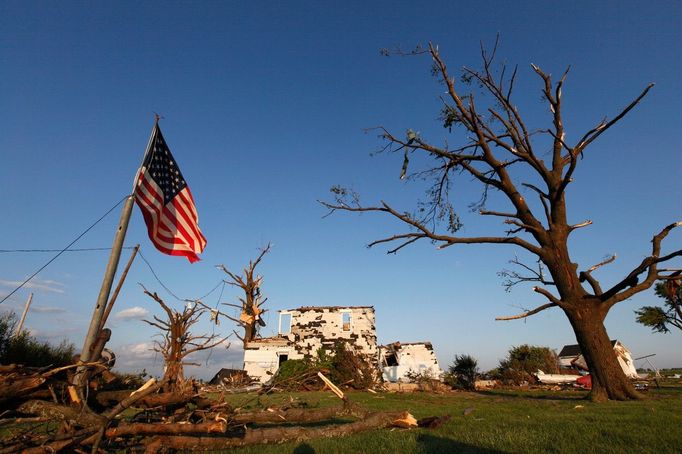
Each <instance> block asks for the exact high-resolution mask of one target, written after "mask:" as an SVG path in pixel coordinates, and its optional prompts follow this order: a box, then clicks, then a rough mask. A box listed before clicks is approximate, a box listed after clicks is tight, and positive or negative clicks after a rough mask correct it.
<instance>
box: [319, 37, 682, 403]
mask: <svg viewBox="0 0 682 454" xmlns="http://www.w3.org/2000/svg"><path fill="white" fill-rule="evenodd" d="M496 49H497V44H496V45H495V47H494V48H493V50H492V51H491V52H486V51H485V49H482V51H481V56H482V68H481V69H479V70H474V69H470V68H467V67H464V68H463V69H462V74H461V79H460V80H461V82H456V81H455V78H454V77H453V76H452V75H451V74H450V72H449V71H448V69H447V67H446V65H445V62H444V60H443V58H442V57H441V55H440V54H439V52H438V49H437V47H435V46H433V45H431V44H430V45H429V47H428V50H423V51H420V52H415V53H425V54H428V55H430V57H431V58H432V60H433V73H434V74H435V75H436V76H437V77H438V79H439V81H440V82H441V83H442V84H443V85H444V86H445V89H446V94H445V95H443V96H442V102H443V107H442V111H441V114H442V115H441V118H442V121H443V125H444V127H445V128H447V129H449V130H451V131H453V130H454V131H455V132H457V133H459V134H457V139H458V140H459V141H458V143H457V144H454V145H453V144H449V143H447V142H446V144H445V145H444V146H439V145H436V144H434V143H433V142H431V141H428V140H427V139H425V138H424V137H422V136H421V135H420V134H419V133H416V132H414V131H412V130H408V131H407V134H406V136H404V137H403V136H402V135H400V136H398V135H395V134H393V133H392V132H390V131H389V130H387V129H386V128H383V127H382V128H379V130H380V133H381V137H382V138H383V139H384V140H385V141H386V144H385V147H384V149H383V150H384V151H388V152H400V153H404V160H403V168H402V173H401V178H405V177H412V178H414V179H417V178H416V177H419V179H423V178H424V177H426V178H428V179H430V181H432V182H433V184H432V186H430V187H429V190H428V191H427V194H428V198H427V200H426V201H424V202H422V203H420V204H419V206H418V207H417V209H416V210H415V211H414V212H413V213H409V212H404V211H401V210H399V209H396V208H394V207H393V206H391V205H390V204H388V203H386V202H383V201H382V202H381V203H380V204H379V205H376V206H366V205H363V204H361V203H360V200H359V197H358V196H357V194H355V193H354V192H352V191H350V190H347V189H345V188H343V187H339V186H336V187H333V188H332V192H333V193H334V200H333V201H328V202H321V203H322V204H323V205H324V206H326V207H327V208H329V209H330V210H331V212H334V211H336V210H343V211H350V212H377V213H382V214H385V215H388V216H390V217H392V218H394V219H396V220H398V221H399V222H400V223H402V224H403V225H405V226H407V227H408V230H407V231H406V232H404V233H397V234H395V235H392V236H389V237H386V238H382V239H378V240H376V241H373V242H372V243H370V244H369V246H370V247H372V246H375V245H380V244H386V245H389V251H388V252H389V253H395V252H397V251H399V250H400V249H402V248H403V247H405V246H407V245H410V244H412V243H414V242H416V241H418V240H421V239H427V240H430V241H432V242H434V243H435V244H437V245H438V248H439V249H443V248H446V247H449V246H453V245H458V244H495V245H510V246H514V247H516V248H520V250H523V251H526V252H523V255H524V256H525V257H533V256H535V257H534V260H537V263H538V264H537V266H536V265H535V264H533V263H532V262H524V261H523V260H521V259H520V260H515V263H516V264H517V265H518V266H519V268H517V269H516V270H513V271H508V272H507V276H506V277H507V285H514V284H517V283H522V282H533V283H535V285H536V286H535V287H533V290H534V291H535V292H537V293H539V294H540V295H543V296H544V297H545V298H546V299H547V300H548V301H547V303H546V304H543V305H541V306H539V307H537V308H535V309H532V310H527V311H526V312H524V313H523V314H519V315H516V316H512V317H502V318H501V319H516V318H523V317H528V316H530V315H533V314H537V313H538V312H540V311H543V310H545V309H548V308H559V309H561V310H562V311H563V312H564V313H565V314H566V317H567V318H568V320H569V321H570V323H571V326H572V327H573V330H574V331H575V336H576V339H577V341H578V343H579V344H580V347H581V350H582V352H583V354H584V356H585V359H586V361H587V364H588V366H589V369H590V371H591V373H592V383H593V388H592V392H591V395H590V396H591V398H592V399H593V400H595V401H602V400H606V399H614V400H626V399H637V398H639V397H641V396H640V395H639V394H638V393H637V392H636V391H635V389H634V387H633V386H632V384H631V383H630V382H629V380H628V379H627V378H626V377H625V375H624V373H623V371H622V370H621V368H620V367H619V365H618V362H617V360H616V356H615V354H614V352H613V350H612V348H611V343H610V340H609V336H608V334H607V332H606V329H605V327H604V323H603V322H604V318H605V317H606V314H607V313H608V311H609V310H610V309H611V308H612V307H613V306H614V305H615V304H617V303H620V302H621V301H624V300H626V299H628V298H630V297H632V296H633V295H635V294H636V293H639V292H641V291H643V290H646V289H648V288H650V287H651V286H652V285H653V284H654V282H655V281H656V280H657V279H666V278H667V277H669V274H666V273H665V272H664V271H663V270H659V267H658V266H659V264H660V263H662V262H666V261H668V260H671V259H673V258H674V257H678V256H680V255H682V250H676V251H673V252H669V253H662V252H661V246H662V242H663V240H664V239H665V238H666V236H667V235H668V234H669V233H670V231H671V230H673V229H674V228H676V227H679V226H681V225H682V222H676V223H672V224H670V225H667V226H665V227H664V228H663V229H661V230H660V232H658V233H656V234H655V235H653V238H652V243H651V252H650V254H649V255H648V256H646V257H645V258H644V259H643V260H642V261H641V263H639V264H637V265H636V266H634V267H633V269H632V271H630V272H629V273H628V274H627V275H626V276H625V277H624V278H623V279H622V280H620V281H619V282H616V283H615V284H613V285H611V287H608V288H602V285H601V284H600V282H599V281H598V280H597V278H596V277H595V276H593V273H594V271H596V270H597V269H598V268H600V267H601V266H603V265H606V264H607V263H609V262H610V261H612V260H611V259H608V260H604V261H603V262H602V263H599V264H596V265H594V266H591V267H588V268H586V269H582V270H581V269H580V268H579V265H578V264H577V263H575V262H574V261H573V259H572V258H571V255H570V251H569V247H568V241H569V236H570V235H571V234H572V233H573V232H575V231H576V230H577V229H579V228H581V227H586V226H588V225H590V224H591V221H584V222H580V223H577V224H574V223H571V222H570V221H569V219H568V215H567V205H566V193H567V191H568V190H569V188H570V187H571V183H572V181H573V180H572V177H573V174H574V172H575V170H576V168H577V166H578V165H579V164H580V163H582V162H583V158H586V157H588V151H589V149H590V146H591V145H592V144H593V143H594V142H595V140H596V139H598V138H599V137H600V136H601V135H602V134H604V133H605V132H606V131H608V130H609V129H610V128H611V127H613V126H614V125H615V124H616V123H618V122H619V121H620V120H621V119H622V118H623V117H624V116H625V115H626V114H628V112H630V111H631V110H632V109H633V108H634V107H635V106H636V105H637V104H638V103H639V102H640V101H641V100H642V98H644V97H645V96H646V94H647V93H648V92H649V90H650V89H651V87H652V86H653V84H650V85H648V86H647V87H646V88H644V90H643V91H642V92H641V93H640V94H639V95H638V96H637V97H636V98H635V99H634V100H633V101H632V102H631V103H630V104H629V105H628V106H627V107H625V108H624V109H623V110H622V111H620V112H619V113H618V114H617V115H615V116H614V117H613V118H612V119H610V120H606V119H605V120H603V121H601V122H600V123H599V124H597V125H596V126H595V127H594V128H592V129H590V130H589V131H587V132H586V133H585V134H584V135H582V136H581V137H580V138H579V139H578V140H577V142H570V141H569V139H567V137H566V134H565V127H564V120H563V117H562V106H563V105H562V88H563V86H564V83H565V81H566V76H567V74H568V70H567V71H566V72H565V73H564V74H563V75H562V77H561V78H560V79H559V80H558V81H557V82H556V83H555V82H553V81H552V78H551V76H550V75H549V74H547V73H545V72H543V71H542V70H541V69H540V68H539V67H537V66H535V65H532V69H533V71H534V72H535V73H536V74H537V76H539V80H540V83H541V89H542V94H543V99H544V102H546V105H547V107H548V109H549V113H550V116H551V126H550V127H549V128H547V129H543V130H535V131H531V130H530V129H529V128H528V126H527V125H526V123H525V122H524V119H523V117H522V115H521V113H520V111H519V109H518V108H517V106H516V105H515V102H514V101H512V92H513V88H514V82H515V80H516V76H517V68H514V69H513V70H510V69H509V68H506V67H505V65H502V64H499V65H498V64H497V63H495V64H494V61H495V51H496ZM470 88H476V89H480V90H476V91H477V92H478V91H480V92H481V93H482V94H483V97H482V98H481V99H478V98H474V90H471V91H469V92H467V93H465V92H464V91H468V90H470ZM477 96H478V93H477ZM547 143H549V146H550V152H549V154H548V155H546V154H545V149H546V144H547ZM540 147H543V149H542V151H539V150H538V149H539V148H540ZM420 155H421V156H422V160H423V161H425V162H427V163H428V164H427V169H426V170H424V171H420V172H412V173H409V172H408V167H409V162H410V159H411V158H414V157H415V156H420ZM454 176H458V177H460V178H461V177H465V178H470V179H473V181H475V182H477V183H479V184H480V187H481V189H482V194H483V196H482V199H481V200H480V202H479V208H480V211H479V213H480V214H481V215H482V216H489V217H493V218H501V219H503V222H504V224H506V225H507V226H508V230H506V232H500V233H501V234H500V235H499V236H465V235H462V234H461V230H460V229H461V226H462V225H461V222H460V219H459V217H458V215H457V213H456V212H455V210H454V208H453V206H452V205H451V203H450V201H449V195H448V192H449V189H450V184H451V179H452V178H453V177H454ZM522 189H524V190H525V191H528V192H531V193H533V195H534V198H535V197H537V199H536V200H537V202H534V201H529V200H526V198H525V197H524V196H523V195H522V194H521V192H522V191H521V190H522ZM494 193H496V194H499V195H501V196H502V197H501V198H499V197H496V198H495V199H494V203H504V204H506V205H507V208H502V209H499V210H489V209H486V201H487V199H488V195H489V194H490V195H493V194H494ZM492 200H493V199H491V203H492ZM500 200H502V202H500ZM444 224H445V227H443V225H444ZM614 258H615V257H614Z"/></svg>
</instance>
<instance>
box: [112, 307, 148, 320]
mask: <svg viewBox="0 0 682 454" xmlns="http://www.w3.org/2000/svg"><path fill="white" fill-rule="evenodd" d="M147 315H149V311H148V310H147V309H145V308H144V307H140V306H135V307H131V308H130V309H125V310H122V311H120V312H118V313H117V314H116V315H114V318H117V319H119V320H140V319H142V318H144V317H146V316H147Z"/></svg>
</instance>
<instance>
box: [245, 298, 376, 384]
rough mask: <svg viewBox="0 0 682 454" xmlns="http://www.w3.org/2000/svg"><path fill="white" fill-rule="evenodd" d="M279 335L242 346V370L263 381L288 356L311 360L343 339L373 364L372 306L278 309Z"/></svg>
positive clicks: (374, 350) (330, 349)
mask: <svg viewBox="0 0 682 454" xmlns="http://www.w3.org/2000/svg"><path fill="white" fill-rule="evenodd" d="M278 332H279V334H278V335H277V336H273V337H265V338H260V339H255V340H253V341H250V342H248V343H247V344H246V346H245V348H244V371H245V372H246V373H247V374H248V375H249V376H250V377H252V378H255V379H257V380H259V381H261V382H266V381H267V380H269V379H270V377H272V376H273V375H274V373H275V372H276V371H277V369H279V366H280V364H282V363H283V362H284V361H287V360H289V359H313V358H316V357H317V352H318V351H319V350H320V349H325V350H327V351H332V350H333V349H334V347H335V345H336V343H337V342H339V341H343V342H346V343H347V345H348V346H350V347H352V348H353V349H354V351H355V352H356V353H358V354H361V355H365V356H366V357H367V359H368V360H369V361H370V362H372V363H376V358H377V354H378V351H377V337H376V328H375V317H374V308H373V307H372V306H347V307H341V306H332V307H299V308H298V309H291V310H284V311H279V329H278Z"/></svg>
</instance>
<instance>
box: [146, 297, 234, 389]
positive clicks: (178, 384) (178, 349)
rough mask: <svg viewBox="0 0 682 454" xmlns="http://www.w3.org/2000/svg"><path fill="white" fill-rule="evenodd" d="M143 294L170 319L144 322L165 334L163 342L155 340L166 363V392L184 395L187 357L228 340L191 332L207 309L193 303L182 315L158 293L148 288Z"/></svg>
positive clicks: (164, 378) (155, 348)
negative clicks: (152, 300)
mask: <svg viewBox="0 0 682 454" xmlns="http://www.w3.org/2000/svg"><path fill="white" fill-rule="evenodd" d="M144 293H145V294H146V295H148V296H149V297H151V298H152V299H154V301H156V302H157V303H159V306H161V308H162V309H163V310H164V311H165V312H166V316H167V320H162V319H160V318H159V317H157V316H153V318H154V321H150V320H143V321H144V322H145V323H148V324H149V325H151V326H154V327H156V328H158V329H160V330H161V331H162V332H163V337H162V340H160V341H158V340H155V341H154V351H156V352H159V353H161V354H162V355H163V359H164V361H165V363H166V369H165V371H164V375H163V381H164V382H165V383H166V385H165V386H164V390H165V391H167V392H180V393H182V392H183V391H184V386H183V385H184V384H185V376H184V373H183V365H185V364H190V363H186V362H185V357H187V356H188V355H190V354H192V353H196V352H199V351H202V350H207V349H209V348H213V347H215V346H217V345H220V344H222V343H223V342H225V341H226V340H227V338H220V337H219V336H218V335H217V334H210V335H209V334H199V335H197V334H192V333H190V328H191V327H192V325H194V324H195V323H196V322H197V321H198V320H199V318H200V317H201V316H202V315H203V314H204V313H205V312H207V310H208V309H206V308H205V307H203V306H199V305H197V304H195V303H191V302H190V303H189V304H188V305H186V306H184V308H183V310H182V312H180V311H177V310H175V309H171V308H170V307H168V305H166V303H164V301H163V300H162V299H161V298H160V297H159V296H158V295H157V294H156V293H152V292H149V291H148V290H146V289H145V290H144Z"/></svg>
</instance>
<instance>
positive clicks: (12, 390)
mask: <svg viewBox="0 0 682 454" xmlns="http://www.w3.org/2000/svg"><path fill="white" fill-rule="evenodd" d="M43 383H45V378H43V377H40V376H33V377H3V379H2V380H0V402H5V401H8V400H12V399H16V398H18V397H21V396H24V395H26V394H29V393H31V392H32V391H33V390H35V389H36V388H38V387H39V386H40V385H42V384H43Z"/></svg>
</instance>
